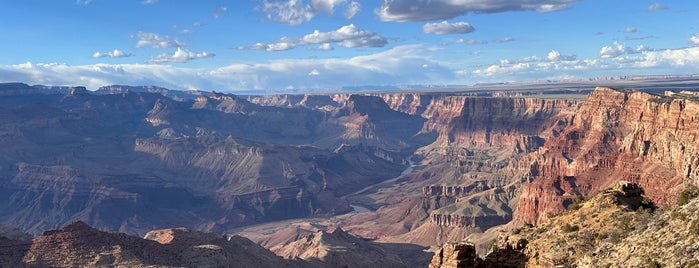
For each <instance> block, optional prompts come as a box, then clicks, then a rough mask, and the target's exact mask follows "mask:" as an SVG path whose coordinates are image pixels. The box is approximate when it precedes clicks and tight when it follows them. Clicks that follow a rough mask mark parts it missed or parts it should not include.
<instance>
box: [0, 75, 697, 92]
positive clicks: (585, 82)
mask: <svg viewBox="0 0 699 268" xmlns="http://www.w3.org/2000/svg"><path fill="white" fill-rule="evenodd" d="M693 78H696V80H694V79H693ZM658 79H671V80H672V79H679V81H686V82H688V84H687V83H686V84H683V85H685V86H686V85H690V86H693V87H694V88H693V90H699V74H665V75H630V76H602V77H588V78H583V79H567V80H527V81H503V82H493V83H477V84H472V85H426V84H425V85H420V84H413V85H360V86H341V87H337V88H300V89H294V90H289V89H258V90H255V89H239V90H225V89H208V90H207V89H172V88H168V87H164V86H161V85H153V84H151V85H147V84H145V85H138V84H124V83H116V84H110V85H102V86H99V87H97V88H89V87H87V86H85V85H79V84H74V85H69V84H64V85H46V84H30V83H26V82H23V81H0V84H12V83H19V84H25V85H27V86H30V87H47V88H62V89H69V88H75V87H84V88H85V89H87V90H88V91H93V92H94V91H97V90H100V89H102V88H106V87H114V86H117V87H118V86H123V87H155V88H162V89H166V90H172V91H182V92H219V93H226V94H239V95H246V94H262V95H266V94H305V93H308V94H323V93H342V92H382V91H391V92H399V91H414V90H418V91H420V90H427V91H431V90H435V91H439V90H445V89H465V90H523V89H526V88H520V87H525V86H554V87H555V86H557V85H565V84H576V86H573V88H577V87H583V86H613V85H609V84H608V85H604V83H600V82H607V83H612V84H615V83H616V84H619V83H624V84H625V85H628V86H633V85H634V84H633V83H634V82H635V83H636V84H637V85H642V84H643V83H644V82H652V81H655V80H658ZM683 79H687V80H683ZM657 82H658V83H663V81H657ZM629 83H632V84H629ZM671 85H672V83H670V82H668V84H667V86H671ZM569 87H570V86H569ZM569 87H568V88H569Z"/></svg>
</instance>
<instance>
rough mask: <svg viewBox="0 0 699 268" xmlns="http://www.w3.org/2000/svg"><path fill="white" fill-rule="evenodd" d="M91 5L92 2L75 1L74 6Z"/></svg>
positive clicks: (88, 0)
mask: <svg viewBox="0 0 699 268" xmlns="http://www.w3.org/2000/svg"><path fill="white" fill-rule="evenodd" d="M90 3H92V0H75V4H76V5H89V4H90Z"/></svg>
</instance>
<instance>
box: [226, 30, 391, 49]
mask: <svg viewBox="0 0 699 268" xmlns="http://www.w3.org/2000/svg"><path fill="white" fill-rule="evenodd" d="M387 43H388V40H386V38H384V37H383V36H380V35H378V34H376V33H374V32H371V31H367V30H362V29H359V28H357V27H356V26H354V24H350V25H345V26H342V27H340V28H339V29H337V30H335V31H330V32H321V31H318V30H315V31H313V33H310V34H307V35H304V36H303V37H301V38H290V37H282V38H280V39H279V40H277V43H274V44H265V43H257V44H255V45H252V46H247V47H245V46H243V47H239V48H238V49H241V50H242V49H253V50H266V51H280V50H289V49H293V48H296V47H298V46H306V45H319V46H316V47H315V48H316V49H317V50H330V49H329V48H332V47H331V46H330V44H338V45H340V46H343V47H348V48H364V47H383V46H385V45H386V44H387ZM326 44H327V45H326Z"/></svg>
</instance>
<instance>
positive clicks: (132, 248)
mask: <svg viewBox="0 0 699 268" xmlns="http://www.w3.org/2000/svg"><path fill="white" fill-rule="evenodd" d="M0 267H314V266H312V265H311V264H309V263H305V262H303V261H301V260H285V259H282V258H279V257H278V256H276V255H274V254H273V253H272V252H269V251H267V250H266V249H264V248H262V247H260V246H259V245H257V244H255V243H253V242H252V241H250V240H248V239H245V238H243V237H239V236H232V237H223V236H220V235H216V234H212V233H202V232H198V231H191V230H188V229H184V228H178V229H162V230H156V231H151V232H149V233H148V234H146V236H145V239H144V238H138V237H134V236H129V235H126V234H123V233H108V232H103V231H99V230H97V229H94V228H92V227H90V226H88V225H87V224H85V223H84V222H80V221H78V222H74V223H71V224H69V225H67V226H65V227H64V228H62V229H60V230H52V231H46V232H44V233H43V234H42V235H41V236H39V237H37V238H34V239H33V240H30V241H27V240H11V239H5V238H2V239H0Z"/></svg>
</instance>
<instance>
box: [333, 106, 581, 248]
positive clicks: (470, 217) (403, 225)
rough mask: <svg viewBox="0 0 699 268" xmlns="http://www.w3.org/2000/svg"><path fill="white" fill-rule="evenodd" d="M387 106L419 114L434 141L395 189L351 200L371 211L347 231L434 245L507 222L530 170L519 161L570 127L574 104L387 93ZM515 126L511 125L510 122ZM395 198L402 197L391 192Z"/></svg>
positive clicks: (420, 152)
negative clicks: (433, 136) (388, 104)
mask: <svg viewBox="0 0 699 268" xmlns="http://www.w3.org/2000/svg"><path fill="white" fill-rule="evenodd" d="M385 99H388V100H390V101H389V103H390V104H391V107H394V108H395V109H404V110H405V111H406V112H415V113H420V114H421V116H422V117H424V118H425V119H426V121H425V123H424V124H423V128H422V130H421V131H423V132H433V133H437V135H438V138H437V139H436V141H435V142H434V143H432V144H430V145H428V146H425V147H422V148H420V149H419V150H418V151H417V154H416V156H415V159H416V160H419V161H417V162H418V163H417V167H416V171H415V172H413V173H412V174H411V175H410V176H407V177H405V178H404V179H402V180H400V181H399V183H398V184H395V185H393V186H391V187H390V188H386V189H381V190H379V191H377V192H372V193H368V195H367V196H366V197H360V196H358V197H355V198H351V200H354V201H355V202H360V203H361V204H362V205H363V206H366V207H370V208H373V209H375V212H373V213H370V214H360V215H357V216H354V217H352V218H350V219H348V220H347V221H346V224H347V225H348V226H349V227H347V228H348V230H350V231H352V232H356V233H359V234H361V235H363V236H366V237H378V238H381V239H384V240H385V241H388V242H399V241H400V242H410V243H417V244H420V245H428V246H429V245H439V244H441V243H444V242H446V241H451V240H453V239H457V240H458V239H462V238H464V237H466V236H468V235H469V234H471V233H474V232H482V231H485V230H487V229H488V228H491V227H493V226H497V225H500V224H504V223H507V222H508V221H510V220H511V219H512V214H513V211H514V209H515V208H516V206H517V200H518V197H519V193H520V189H521V185H522V183H523V182H524V181H525V178H526V177H527V174H528V171H529V170H528V166H527V165H521V164H520V162H519V159H521V158H522V157H525V156H526V155H527V154H529V153H531V152H533V151H536V150H537V149H538V147H539V146H541V145H543V143H544V142H543V141H544V139H545V138H547V137H549V136H551V135H552V133H554V132H556V131H557V130H558V129H559V128H562V127H563V126H565V124H566V122H570V117H572V116H573V115H574V111H575V109H577V107H578V105H579V102H576V101H568V100H560V99H533V98H531V99H530V98H488V97H467V96H444V95H414V94H413V95H410V94H408V96H403V95H399V94H392V95H387V96H385ZM514 122H516V123H514ZM395 193H400V194H395Z"/></svg>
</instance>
